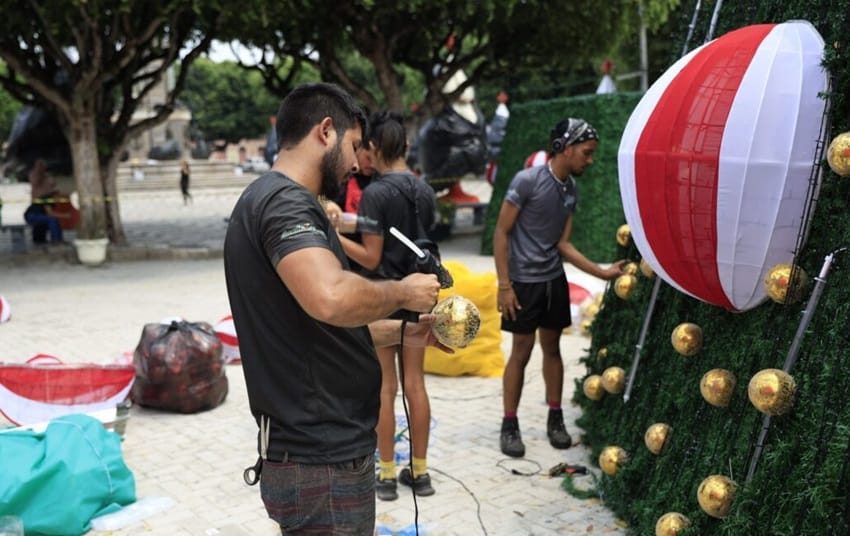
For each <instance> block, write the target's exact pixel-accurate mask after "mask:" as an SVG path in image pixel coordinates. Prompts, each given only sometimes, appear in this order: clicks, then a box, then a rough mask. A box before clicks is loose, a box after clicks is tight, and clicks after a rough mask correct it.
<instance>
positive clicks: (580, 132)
mask: <svg viewBox="0 0 850 536" xmlns="http://www.w3.org/2000/svg"><path fill="white" fill-rule="evenodd" d="M549 136H550V140H551V143H552V154H556V153H560V152H561V151H563V150H564V149H566V148H567V147H569V146H570V145H575V144H577V143H582V142H585V141H588V140H598V139H599V133H597V132H596V129H595V128H593V127H592V126H591V125H590V123H588V122H587V121H585V120H584V119H575V118H572V117H570V118H568V119H562V120H561V121H558V124H557V125H555V128H553V129H552V131H551V132H550V134H549Z"/></svg>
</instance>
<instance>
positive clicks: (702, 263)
mask: <svg viewBox="0 0 850 536" xmlns="http://www.w3.org/2000/svg"><path fill="white" fill-rule="evenodd" d="M823 51H824V42H823V39H822V38H821V36H820V35H819V34H818V32H817V30H815V28H814V27H813V26H812V25H811V24H810V23H808V22H806V21H792V22H786V23H782V24H762V25H754V26H747V27H744V28H740V29H738V30H735V31H733V32H730V33H728V34H726V35H724V36H722V37H720V38H718V39H715V40H713V41H711V42H709V43H707V44H705V45H703V46H702V47H700V48H697V49H695V50H693V51H692V52H691V53H689V54H687V55H686V56H684V57H683V58H681V59H680V60H679V61H678V62H676V63H675V64H674V65H673V66H672V67H670V69H668V70H667V72H665V73H664V75H662V76H661V78H659V79H658V81H657V82H655V84H653V85H652V87H651V88H650V89H649V91H647V93H646V94H645V95H644V97H643V99H641V101H640V103H639V104H638V106H637V107H636V108H635V110H634V112H633V113H632V115H631V117H630V118H629V122H628V124H627V125H626V128H625V131H624V132H623V137H622V139H621V142H620V149H619V157H618V163H619V175H620V192H621V196H622V200H623V208H624V210H625V215H626V221H627V222H628V224H629V226H630V227H631V232H632V238H633V239H634V242H635V245H636V246H637V248H638V250H639V251H640V253H641V255H642V256H643V258H644V259H645V260H646V261H647V263H648V264H649V265H650V266H651V267H652V268H653V270H655V272H656V273H657V274H658V275H659V276H660V277H661V278H663V279H664V280H665V281H666V282H667V283H669V284H670V285H672V286H673V287H675V288H677V289H679V290H681V291H682V292H685V293H687V294H689V295H691V296H694V297H696V298H698V299H700V300H703V301H705V302H708V303H711V304H714V305H719V306H721V307H725V308H727V309H729V310H733V311H745V310H747V309H751V308H753V307H755V306H757V305H758V304H760V303H761V302H762V301H764V299H765V291H764V288H763V285H762V279H763V278H764V275H765V274H766V273H767V271H768V270H769V269H770V268H771V267H772V266H775V265H777V264H780V263H787V262H792V260H793V252H794V249H795V246H796V241H797V236H798V234H799V233H800V231H801V229H802V230H804V233H805V229H804V226H805V225H806V224H807V222H805V221H803V218H804V214H805V213H806V211H805V209H806V206H805V205H806V197H807V193H808V189H809V177H810V175H811V174H812V169H813V163H814V159H815V154H816V152H817V142H818V140H819V139H820V140H822V139H823V132H822V119H823V115H824V111H825V106H826V103H825V101H824V100H823V99H822V98H820V97H819V96H818V94H819V93H820V92H823V91H826V90H827V89H828V77H827V73H826V72H824V70H823V69H822V67H821V60H822V58H823ZM817 178H818V180H820V175H819V174H818V175H817Z"/></svg>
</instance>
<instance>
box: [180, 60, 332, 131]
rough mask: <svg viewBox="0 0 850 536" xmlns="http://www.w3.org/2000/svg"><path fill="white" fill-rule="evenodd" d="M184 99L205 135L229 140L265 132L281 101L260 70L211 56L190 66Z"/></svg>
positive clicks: (196, 124) (193, 121)
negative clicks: (270, 117) (273, 93)
mask: <svg viewBox="0 0 850 536" xmlns="http://www.w3.org/2000/svg"><path fill="white" fill-rule="evenodd" d="M317 78H318V76H315V77H314V79H317ZM180 100H181V101H182V102H183V103H184V104H186V106H188V108H189V109H190V110H191V111H192V124H193V126H194V127H195V128H196V129H198V130H199V131H200V132H201V133H202V135H203V137H204V138H205V139H207V140H223V141H225V142H226V143H236V142H238V141H239V140H240V139H242V138H255V137H258V136H262V135H264V134H265V133H266V130H267V129H268V126H269V116H272V115H275V114H276V113H277V108H278V105H279V104H280V98H279V97H277V96H275V95H272V94H271V93H270V92H269V90H268V89H267V88H266V86H265V84H264V83H263V80H262V78H261V77H260V75H259V74H258V73H256V72H248V73H246V72H245V70H244V69H242V68H240V67H239V66H238V65H237V64H236V63H235V62H232V61H222V62H218V63H216V62H213V61H211V60H209V59H207V58H200V59H198V60H197V61H195V62H194V63H193V65H192V67H191V69H189V74H188V77H187V80H186V86H185V88H184V89H183V92H182V93H181V97H180Z"/></svg>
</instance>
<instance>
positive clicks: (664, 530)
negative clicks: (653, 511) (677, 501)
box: [655, 512, 691, 536]
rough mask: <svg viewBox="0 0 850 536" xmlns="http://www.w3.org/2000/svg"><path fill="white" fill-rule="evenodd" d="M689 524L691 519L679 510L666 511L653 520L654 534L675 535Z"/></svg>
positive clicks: (662, 535) (659, 535)
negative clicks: (656, 519)
mask: <svg viewBox="0 0 850 536" xmlns="http://www.w3.org/2000/svg"><path fill="white" fill-rule="evenodd" d="M690 526H691V520H690V519H688V518H687V517H685V515H684V514H680V513H679V512H667V513H666V514H664V515H663V516H661V517H659V518H658V521H656V522H655V536H676V534H678V533H679V531H682V530H684V529H686V528H688V527H690Z"/></svg>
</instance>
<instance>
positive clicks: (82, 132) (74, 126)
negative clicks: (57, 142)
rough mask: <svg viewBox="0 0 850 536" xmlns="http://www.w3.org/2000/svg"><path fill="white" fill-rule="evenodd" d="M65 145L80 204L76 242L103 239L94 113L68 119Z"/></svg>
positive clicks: (102, 216)
mask: <svg viewBox="0 0 850 536" xmlns="http://www.w3.org/2000/svg"><path fill="white" fill-rule="evenodd" d="M67 128H68V132H67V137H68V143H69V144H70V146H71V160H72V162H73V173H74V181H75V183H76V185H77V192H78V195H79V200H80V228H79V231H78V232H77V236H78V238H83V239H90V238H106V237H107V236H108V235H107V226H106V205H105V203H104V198H105V191H104V187H103V181H102V180H101V175H100V165H99V161H98V154H97V132H96V130H95V117H94V112H84V113H81V114H75V115H74V116H73V117H69V118H68V127H67Z"/></svg>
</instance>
